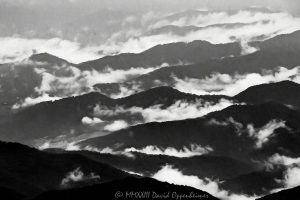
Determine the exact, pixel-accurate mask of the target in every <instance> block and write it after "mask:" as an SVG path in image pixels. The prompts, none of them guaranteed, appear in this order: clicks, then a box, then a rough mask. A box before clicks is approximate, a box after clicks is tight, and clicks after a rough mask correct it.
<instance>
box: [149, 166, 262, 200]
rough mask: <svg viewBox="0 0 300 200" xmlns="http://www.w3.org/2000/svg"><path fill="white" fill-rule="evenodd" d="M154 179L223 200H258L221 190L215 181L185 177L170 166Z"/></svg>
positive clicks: (162, 169) (155, 175) (191, 176)
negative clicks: (183, 186) (186, 187)
mask: <svg viewBox="0 0 300 200" xmlns="http://www.w3.org/2000/svg"><path fill="white" fill-rule="evenodd" d="M152 177H153V178H154V179H157V180H159V181H166V182H168V183H172V184H176V185H185V186H190V187H194V188H197V189H199V190H202V191H206V192H208V193H210V194H211V195H213V196H215V197H218V198H220V199H223V200H252V199H255V198H256V197H249V196H247V195H242V194H231V193H229V192H228V191H225V190H222V189H220V187H219V182H218V181H217V180H216V181H214V180H211V179H208V178H205V179H200V178H199V177H197V176H193V175H184V174H183V173H182V172H181V171H180V170H178V169H176V168H174V167H173V166H170V165H166V166H163V167H162V168H161V170H159V171H158V172H156V173H155V174H154V175H153V176H152Z"/></svg>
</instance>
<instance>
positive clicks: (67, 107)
mask: <svg viewBox="0 0 300 200" xmlns="http://www.w3.org/2000/svg"><path fill="white" fill-rule="evenodd" d="M221 99H228V100H231V98H230V97H226V96H221V95H220V96H217V95H216V96H209V95H206V96H197V95H192V94H186V93H182V92H179V91H178V90H175V89H173V88H170V87H158V88H153V89H151V90H148V91H145V92H141V93H138V94H135V95H132V96H129V97H126V98H121V99H111V98H109V97H106V96H104V95H102V94H100V93H97V92H93V93H88V94H85V95H82V96H77V97H70V98H64V99H61V100H57V101H54V102H42V103H39V104H37V105H34V106H31V107H28V108H26V109H24V110H22V111H20V112H17V113H15V114H13V115H11V116H9V117H7V118H5V119H3V120H2V121H1V122H0V127H2V128H1V133H2V134H1V138H2V139H3V140H9V141H19V142H25V143H28V141H31V140H32V139H39V138H43V137H46V136H47V137H48V138H51V137H56V136H60V135H68V134H70V132H72V133H73V134H72V135H76V134H83V133H90V132H93V131H96V132H97V130H98V132H101V130H99V129H97V127H96V129H95V128H93V127H90V126H84V125H83V124H82V122H81V120H82V118H84V117H86V116H89V117H93V116H94V109H95V107H96V106H97V105H100V106H103V107H105V108H108V109H109V108H111V109H114V108H116V107H123V108H131V107H141V108H148V107H151V106H155V105H161V107H162V109H163V108H166V107H168V106H171V105H172V104H174V103H176V102H177V101H183V102H190V103H193V102H195V101H197V100H201V101H204V102H211V103H218V102H219V101H220V100H221ZM137 117H138V116H137ZM123 118H125V119H127V120H130V119H131V118H134V116H131V115H125V116H124V115H120V116H112V117H111V116H105V114H104V116H103V118H102V119H103V120H106V121H113V120H117V119H123ZM15 124H18V126H15ZM98 128H99V127H98ZM29 143H30V142H29Z"/></svg>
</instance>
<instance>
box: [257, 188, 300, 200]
mask: <svg viewBox="0 0 300 200" xmlns="http://www.w3.org/2000/svg"><path fill="white" fill-rule="evenodd" d="M299 197H300V187H295V188H292V189H288V190H282V191H280V192H277V193H274V194H270V195H267V196H264V197H262V198H259V199H257V200H290V199H299Z"/></svg>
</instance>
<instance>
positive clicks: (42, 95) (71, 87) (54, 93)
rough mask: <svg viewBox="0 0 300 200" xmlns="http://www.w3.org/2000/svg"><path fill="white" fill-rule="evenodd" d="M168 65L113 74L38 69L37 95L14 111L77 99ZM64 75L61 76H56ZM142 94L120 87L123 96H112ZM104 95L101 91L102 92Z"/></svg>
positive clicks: (59, 68)
mask: <svg viewBox="0 0 300 200" xmlns="http://www.w3.org/2000/svg"><path fill="white" fill-rule="evenodd" d="M166 66H168V64H166V63H163V64H162V65H161V66H157V67H150V68H130V69H128V70H113V69H111V68H109V67H107V68H106V69H105V70H104V71H102V72H99V71H96V70H91V71H88V70H84V71H82V70H80V69H78V68H77V67H74V66H67V65H63V66H53V69H55V70H54V71H51V70H47V69H43V68H35V69H34V71H35V73H37V74H39V75H40V76H41V77H42V81H41V83H40V85H39V86H38V87H36V88H34V91H35V94H32V96H30V97H27V98H25V99H23V100H21V101H20V102H18V103H16V104H15V105H14V106H13V108H14V109H18V108H21V107H27V106H31V105H34V104H37V103H40V102H43V101H54V100H59V99H62V98H65V97H69V96H78V95H82V94H85V93H88V92H93V91H94V87H93V86H94V85H95V84H101V83H120V82H123V81H126V80H128V79H130V78H134V77H137V76H139V75H142V74H146V73H149V72H151V71H154V70H156V69H159V68H161V67H166ZM57 74H61V75H57ZM136 91H139V88H134V87H132V88H131V89H126V88H125V87H124V88H122V87H121V93H120V94H112V95H111V96H112V97H114V98H118V97H121V96H124V95H131V94H133V93H135V92H136ZM99 92H101V91H99Z"/></svg>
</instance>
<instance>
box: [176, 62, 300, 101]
mask: <svg viewBox="0 0 300 200" xmlns="http://www.w3.org/2000/svg"><path fill="white" fill-rule="evenodd" d="M173 78H174V81H175V86H174V87H175V88H176V89H177V90H179V91H182V92H185V93H191V94H197V95H207V94H218V95H220V94H222V95H228V96H234V95H236V94H238V93H240V92H242V91H244V90H245V89H247V88H249V87H251V86H254V85H259V84H265V83H271V82H279V81H284V80H291V81H294V82H297V83H300V67H295V68H292V69H287V68H284V67H279V68H278V69H276V70H273V71H267V72H264V73H262V74H258V73H249V74H235V75H229V74H220V73H214V74H212V75H210V76H209V77H205V78H203V79H194V78H186V79H178V78H177V77H173Z"/></svg>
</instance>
